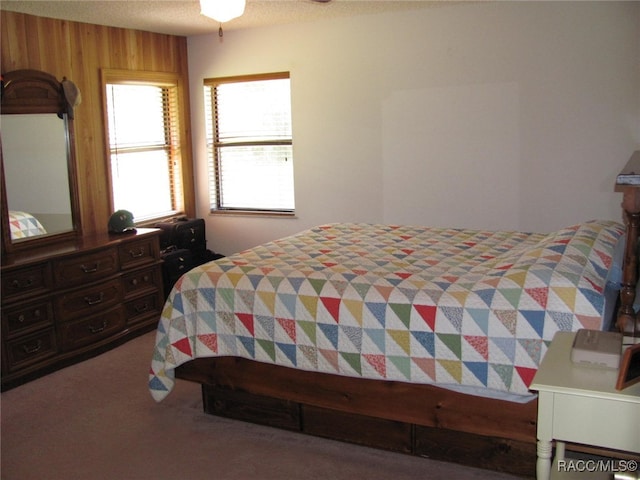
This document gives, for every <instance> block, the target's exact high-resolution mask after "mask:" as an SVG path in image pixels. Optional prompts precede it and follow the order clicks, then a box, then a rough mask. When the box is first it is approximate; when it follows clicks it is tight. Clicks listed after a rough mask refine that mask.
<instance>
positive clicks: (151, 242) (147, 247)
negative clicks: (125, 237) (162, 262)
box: [118, 237, 160, 270]
mask: <svg viewBox="0 0 640 480" xmlns="http://www.w3.org/2000/svg"><path fill="white" fill-rule="evenodd" d="M158 248H159V247H158V238H157V237H147V238H142V239H140V240H135V241H133V242H127V243H124V244H122V245H120V246H119V247H118V258H119V259H120V266H121V267H122V269H123V270H124V269H128V268H134V267H138V266H140V265H144V264H147V263H152V262H155V261H157V260H158V258H159V256H160V252H159V250H158Z"/></svg>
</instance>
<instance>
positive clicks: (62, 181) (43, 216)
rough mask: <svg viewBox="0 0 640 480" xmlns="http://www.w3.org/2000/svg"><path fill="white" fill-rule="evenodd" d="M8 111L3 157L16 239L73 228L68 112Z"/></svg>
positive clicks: (3, 128) (3, 139)
mask: <svg viewBox="0 0 640 480" xmlns="http://www.w3.org/2000/svg"><path fill="white" fill-rule="evenodd" d="M62 117H63V118H62V119H61V118H59V116H58V115H56V114H53V113H51V114H49V113H43V114H28V115H21V114H12V115H2V156H3V162H4V174H5V188H6V195H7V206H8V210H9V224H10V225H9V227H10V234H11V239H12V241H18V242H19V241H21V240H24V239H27V238H32V237H34V236H41V235H51V234H57V233H63V232H68V231H71V230H73V217H72V213H71V212H72V209H71V197H70V193H69V192H70V188H69V177H68V173H67V164H68V161H69V159H68V142H69V139H68V136H67V124H66V122H67V115H66V114H65V115H62Z"/></svg>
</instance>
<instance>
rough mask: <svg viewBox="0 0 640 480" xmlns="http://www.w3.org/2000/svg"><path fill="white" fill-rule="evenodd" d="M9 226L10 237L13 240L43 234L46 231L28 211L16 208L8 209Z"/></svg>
mask: <svg viewBox="0 0 640 480" xmlns="http://www.w3.org/2000/svg"><path fill="white" fill-rule="evenodd" d="M9 227H10V230H11V238H12V239H14V240H17V239H20V238H28V237H34V236H37V235H45V234H46V233H47V230H46V229H45V228H44V227H43V226H42V224H41V223H40V221H39V220H38V219H37V218H36V217H34V216H33V215H31V214H30V213H27V212H21V211H17V210H11V211H9Z"/></svg>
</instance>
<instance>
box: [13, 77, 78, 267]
mask: <svg viewBox="0 0 640 480" xmlns="http://www.w3.org/2000/svg"><path fill="white" fill-rule="evenodd" d="M71 110H72V108H71V107H70V106H69V105H68V103H67V100H66V98H65V95H64V89H63V87H62V83H61V82H60V81H58V80H57V79H56V77H54V76H53V75H51V74H49V73H46V72H42V71H39V70H14V71H12V72H8V73H3V74H2V114H37V113H55V114H56V115H58V116H59V117H61V118H62V117H63V116H64V115H66V116H67V119H66V125H67V132H66V134H67V143H68V152H67V170H68V175H69V193H70V197H71V198H70V202H71V218H72V229H71V230H69V231H68V232H63V233H58V234H52V235H42V236H38V237H33V238H31V239H26V240H23V241H20V242H14V241H13V240H12V239H11V233H10V228H9V209H8V203H7V192H6V186H5V175H4V162H3V160H2V149H1V143H0V189H1V192H0V202H1V208H2V210H1V216H2V255H3V256H4V255H5V254H9V253H13V252H18V251H23V250H27V249H31V248H34V247H44V246H47V245H51V244H54V243H58V242H63V241H67V240H74V239H77V238H78V237H79V236H81V235H82V229H81V225H80V200H79V193H78V176H77V167H76V152H75V137H74V129H73V111H71Z"/></svg>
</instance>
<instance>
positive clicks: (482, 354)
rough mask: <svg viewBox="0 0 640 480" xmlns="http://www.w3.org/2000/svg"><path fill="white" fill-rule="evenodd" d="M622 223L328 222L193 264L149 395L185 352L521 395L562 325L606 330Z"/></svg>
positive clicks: (169, 319) (161, 336)
mask: <svg viewBox="0 0 640 480" xmlns="http://www.w3.org/2000/svg"><path fill="white" fill-rule="evenodd" d="M623 231H624V227H623V225H621V224H619V223H617V222H611V221H591V222H584V223H581V224H578V225H573V226H570V227H567V228H564V229H560V230H558V231H556V232H552V233H549V234H541V233H523V232H506V231H505V232H500V231H483V230H467V229H456V228H427V227H418V226H399V225H376V224H357V223H344V224H341V223H336V224H327V225H322V226H319V227H316V228H312V229H309V230H306V231H304V232H301V233H300V234H296V235H292V236H289V237H286V238H283V239H280V240H276V241H274V242H269V243H266V244H264V245H260V246H258V247H255V248H252V249H249V250H247V251H244V252H242V253H238V254H236V255H231V256H229V257H226V258H222V259H219V260H216V261H214V262H210V263H207V264H204V265H201V266H199V267H197V268H195V269H193V270H191V271H189V272H187V273H186V274H185V275H183V277H182V278H181V279H180V281H179V282H178V283H176V285H175V287H174V288H173V290H172V291H171V292H170V294H169V298H168V299H167V302H166V304H165V306H164V308H163V311H162V317H161V318H160V322H159V324H158V330H157V337H156V345H155V347H154V350H153V352H152V356H151V368H150V372H149V390H150V392H151V394H152V396H153V398H155V399H156V400H158V401H159V400H161V399H162V398H164V397H165V396H166V395H167V394H168V393H169V392H170V391H171V389H172V387H173V384H174V369H175V368H176V367H177V366H179V365H181V364H182V363H185V362H188V361H189V360H191V359H194V358H199V357H207V356H209V357H210V356H218V355H219V356H242V357H245V358H249V359H252V360H256V361H260V362H266V363H273V364H278V365H282V366H286V367H291V368H302V369H306V370H312V371H320V372H326V373H334V374H336V373H337V374H340V375H347V376H352V377H366V378H372V379H378V380H394V381H401V382H411V383H437V384H445V385H447V386H452V387H456V386H473V387H483V388H487V389H489V390H491V391H494V392H506V393H510V394H513V393H515V394H520V395H529V391H528V386H529V385H530V383H531V381H532V379H533V376H534V375H535V372H536V370H537V367H538V365H539V364H540V361H541V360H542V358H543V357H544V354H545V352H546V347H547V345H548V343H549V342H550V341H551V339H552V338H553V335H554V334H555V332H557V331H575V330H577V329H579V328H602V327H603V325H604V323H603V315H604V312H605V296H604V292H605V288H606V286H607V277H608V275H609V271H610V270H611V267H612V265H613V258H614V250H615V247H616V245H617V243H618V239H619V238H620V236H621V234H622V232H623Z"/></svg>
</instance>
